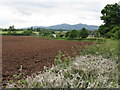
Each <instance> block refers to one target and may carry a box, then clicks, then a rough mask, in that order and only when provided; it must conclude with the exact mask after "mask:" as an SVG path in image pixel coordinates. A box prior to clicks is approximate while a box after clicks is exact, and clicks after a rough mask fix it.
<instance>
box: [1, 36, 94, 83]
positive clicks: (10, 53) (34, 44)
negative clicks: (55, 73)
mask: <svg viewBox="0 0 120 90" xmlns="http://www.w3.org/2000/svg"><path fill="white" fill-rule="evenodd" d="M2 38H3V41H2V45H3V47H2V64H3V65H2V67H3V82H4V83H6V81H7V80H11V79H13V80H14V78H13V75H14V74H19V73H20V67H21V65H22V71H21V72H22V73H24V76H27V75H31V74H33V73H37V72H38V71H42V70H43V67H44V66H49V67H50V66H51V65H52V64H53V63H54V58H55V56H56V53H57V52H58V51H60V50H61V51H62V52H64V53H66V54H68V55H70V56H71V55H72V53H71V48H72V47H75V48H74V50H76V52H77V54H80V49H79V48H80V47H82V46H84V45H91V44H92V42H80V41H64V40H49V39H41V38H37V37H30V36H3V37H2ZM22 78H23V77H22ZM19 79H20V78H19Z"/></svg>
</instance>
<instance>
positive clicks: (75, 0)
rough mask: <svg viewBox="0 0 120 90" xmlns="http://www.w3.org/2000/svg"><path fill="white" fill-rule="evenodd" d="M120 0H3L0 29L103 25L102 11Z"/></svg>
mask: <svg viewBox="0 0 120 90" xmlns="http://www.w3.org/2000/svg"><path fill="white" fill-rule="evenodd" d="M118 2H119V0H111V1H110V0H106V1H103V0H89V1H82V0H69V1H68V0H66V1H63V0H61V1H58V0H51V1H49V0H44V1H43V0H34V1H32V0H30V1H29V2H28V0H24V1H20V0H9V1H6V0H1V1H0V11H1V12H0V28H9V26H11V25H14V26H15V28H25V27H32V26H44V27H47V26H54V25H59V24H70V25H75V24H80V23H81V24H87V25H95V26H100V25H101V24H103V21H102V20H100V16H101V10H102V9H103V8H104V7H105V6H106V5H107V4H114V3H118Z"/></svg>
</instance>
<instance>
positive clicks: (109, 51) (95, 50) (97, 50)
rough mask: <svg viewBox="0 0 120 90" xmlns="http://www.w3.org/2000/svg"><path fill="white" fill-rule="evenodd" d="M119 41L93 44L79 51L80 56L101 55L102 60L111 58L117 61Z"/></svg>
mask: <svg viewBox="0 0 120 90" xmlns="http://www.w3.org/2000/svg"><path fill="white" fill-rule="evenodd" d="M118 43H120V41H119V40H104V42H102V43H101V44H94V45H92V46H90V47H86V49H85V50H82V51H81V54H82V55H101V56H103V57H104V58H111V59H114V60H116V61H118V53H119V52H120V51H119V50H118Z"/></svg>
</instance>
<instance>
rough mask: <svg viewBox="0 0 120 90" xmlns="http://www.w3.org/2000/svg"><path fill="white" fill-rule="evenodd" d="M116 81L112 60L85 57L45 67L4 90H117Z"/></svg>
mask: <svg viewBox="0 0 120 90" xmlns="http://www.w3.org/2000/svg"><path fill="white" fill-rule="evenodd" d="M60 56H62V54H61V55H60ZM60 56H59V57H58V59H59V60H60ZM69 59H70V58H66V60H65V61H69ZM56 61H57V60H56ZM117 81H118V70H117V64H116V62H115V61H114V60H112V59H110V58H109V59H105V58H103V57H102V56H92V55H85V56H81V57H77V58H74V60H73V59H72V61H71V62H69V63H68V64H65V62H63V63H61V61H60V62H59V63H58V62H57V64H56V66H53V67H52V68H48V67H45V71H44V72H43V73H40V74H38V75H36V76H35V77H32V76H31V77H30V76H28V77H27V78H26V79H24V80H22V81H18V82H17V83H12V84H10V83H8V84H7V86H6V88H15V87H17V88H18V87H19V88H118V82H117Z"/></svg>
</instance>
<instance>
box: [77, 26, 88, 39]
mask: <svg viewBox="0 0 120 90" xmlns="http://www.w3.org/2000/svg"><path fill="white" fill-rule="evenodd" d="M88 35H89V31H88V30H87V29H86V28H82V29H81V30H80V33H79V36H80V37H81V38H87V37H88Z"/></svg>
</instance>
